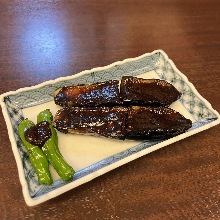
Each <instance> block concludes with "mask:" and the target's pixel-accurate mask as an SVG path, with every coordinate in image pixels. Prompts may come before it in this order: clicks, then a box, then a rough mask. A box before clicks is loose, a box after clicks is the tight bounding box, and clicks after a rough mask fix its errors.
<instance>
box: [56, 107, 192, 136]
mask: <svg viewBox="0 0 220 220" xmlns="http://www.w3.org/2000/svg"><path fill="white" fill-rule="evenodd" d="M54 126H55V127H56V128H57V130H59V131H61V132H64V133H67V132H70V133H79V134H90V135H91V134H92V135H95V134H96V135H98V136H104V137H111V138H118V139H125V138H129V139H164V138H169V137H173V136H176V135H178V134H181V133H183V132H185V131H186V130H188V129H189V128H190V127H191V126H192V122H191V120H189V119H186V118H185V117H184V116H182V115H181V114H180V113H179V112H176V111H174V110H173V109H170V108H165V107H145V106H132V107H129V108H126V107H111V108H110V107H89V108H79V107H72V108H63V109H60V110H58V112H57V113H56V115H55V118H54Z"/></svg>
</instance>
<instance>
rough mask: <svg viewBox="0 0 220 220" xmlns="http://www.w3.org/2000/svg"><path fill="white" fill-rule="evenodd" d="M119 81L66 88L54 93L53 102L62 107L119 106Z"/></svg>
mask: <svg viewBox="0 0 220 220" xmlns="http://www.w3.org/2000/svg"><path fill="white" fill-rule="evenodd" d="M118 85H119V81H117V80H111V81H107V82H100V83H94V84H89V85H77V86H66V87H62V88H59V89H57V90H56V91H55V92H54V101H55V103H56V104H57V105H61V106H63V107H83V106H87V107H88V106H89V107H94V106H113V105H118V104H121V100H120V94H119V87H118Z"/></svg>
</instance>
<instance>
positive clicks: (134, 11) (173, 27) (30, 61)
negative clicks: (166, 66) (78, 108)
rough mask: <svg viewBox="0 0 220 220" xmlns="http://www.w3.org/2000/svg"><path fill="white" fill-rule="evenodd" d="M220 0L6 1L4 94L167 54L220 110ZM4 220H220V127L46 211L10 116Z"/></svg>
mask: <svg viewBox="0 0 220 220" xmlns="http://www.w3.org/2000/svg"><path fill="white" fill-rule="evenodd" d="M219 15H220V1H217V0H215V1H211V0H200V1H198V0H197V1H196V0H193V1H185V0H182V1H181V0H179V1H174V0H173V1H172V0H167V1H163V0H158V1H150V0H149V1H148V0H145V1H130V0H129V1H113V0H112V1H110V0H109V1H102V0H94V1H80V0H79V1H61V0H51V1H39V0H35V1H23V0H21V1H7V0H2V1H0V93H1V94H2V93H4V92H8V91H10V90H16V89H19V88H22V87H28V86H33V85H36V84H39V83H41V82H44V81H47V80H51V79H55V78H58V77H64V76H70V75H73V74H76V73H79V72H81V71H83V70H86V69H91V68H94V67H99V66H105V65H108V64H111V63H113V62H115V61H118V60H123V59H125V58H131V57H136V56H139V55H142V54H144V53H147V52H152V51H153V50H155V49H163V50H164V51H165V52H166V53H167V54H168V55H169V57H170V58H171V59H172V60H173V61H174V63H175V64H176V66H177V67H178V69H179V70H180V71H181V72H183V73H184V74H185V75H186V76H187V77H188V79H189V80H190V81H191V82H192V83H193V84H194V86H195V87H196V88H197V90H198V92H199V93H200V94H201V95H202V96H203V97H204V98H205V99H207V100H208V101H209V102H210V103H211V104H212V106H213V108H214V109H215V110H217V111H218V112H220V102H219V92H220V65H219V64H220V63H219V60H220V41H219V39H220V28H219V24H220V16H219ZM0 120H1V124H0V130H1V133H0V137H1V138H0V140H1V145H0V151H1V154H0V173H1V176H0V194H1V196H0V211H1V219H41V218H43V217H44V218H45V219H148V220H149V219H187V220H188V219H198V220H201V219H212V220H217V219H220V212H219V210H220V191H219V190H220V188H219V184H220V171H219V168H220V136H219V133H220V126H215V127H213V128H210V129H208V130H206V131H203V132H201V133H198V134H196V135H194V136H191V137H188V138H186V139H184V140H181V141H179V142H177V143H174V144H171V145H169V146H166V147H165V148H162V149H160V150H157V151H155V152H153V153H150V154H148V155H145V156H143V157H141V158H139V159H137V160H135V161H132V162H130V163H128V164H126V165H124V166H122V167H119V168H117V169H115V170H113V171H111V172H109V173H107V174H105V175H103V176H100V177H98V178H96V179H94V180H92V181H90V182H88V183H86V184H84V185H81V186H79V187H77V188H75V189H73V190H70V191H68V192H67V193H64V194H62V195H60V196H58V197H56V198H54V199H51V200H49V201H47V202H45V203H43V204H40V205H37V206H34V207H28V206H27V205H26V204H25V202H24V199H23V195H22V189H21V185H20V182H19V177H18V172H17V166H16V162H15V159H14V156H13V153H12V150H11V144H10V141H9V138H8V133H7V128H6V124H5V121H4V118H3V115H2V113H0Z"/></svg>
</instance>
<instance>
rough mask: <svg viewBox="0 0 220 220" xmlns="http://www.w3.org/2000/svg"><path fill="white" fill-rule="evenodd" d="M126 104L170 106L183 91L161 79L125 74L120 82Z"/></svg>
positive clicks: (122, 96)
mask: <svg viewBox="0 0 220 220" xmlns="http://www.w3.org/2000/svg"><path fill="white" fill-rule="evenodd" d="M120 93H121V98H122V100H123V101H124V104H129V105H147V106H155V107H158V106H163V107H168V106H169V105H171V104H172V103H173V102H174V101H176V100H178V99H179V98H180V96H181V93H180V92H179V91H178V90H177V89H176V88H175V87H174V86H173V85H172V84H170V83H168V82H167V81H165V80H159V79H142V78H137V77H133V76H123V77H122V80H121V84H120Z"/></svg>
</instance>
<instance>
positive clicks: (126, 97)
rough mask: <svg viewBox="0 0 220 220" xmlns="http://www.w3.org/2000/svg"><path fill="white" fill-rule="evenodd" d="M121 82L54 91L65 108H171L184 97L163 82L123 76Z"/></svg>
mask: <svg viewBox="0 0 220 220" xmlns="http://www.w3.org/2000/svg"><path fill="white" fill-rule="evenodd" d="M119 84H120V83H119V81H117V80H113V81H111V80H110V81H106V82H100V83H94V84H89V85H77V86H66V87H63V88H59V89H57V90H56V91H55V92H54V101H55V103H56V104H57V105H60V106H63V107H95V106H96V107H97V106H102V107H103V106H116V105H150V106H164V107H167V106H169V105H170V104H171V103H173V102H174V101H176V100H177V99H179V98H180V96H181V94H180V92H179V91H178V90H177V89H176V88H175V87H174V86H173V85H172V84H170V83H168V82H166V81H165V80H159V79H142V78H137V77H133V76H123V77H122V80H121V84H120V85H119Z"/></svg>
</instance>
